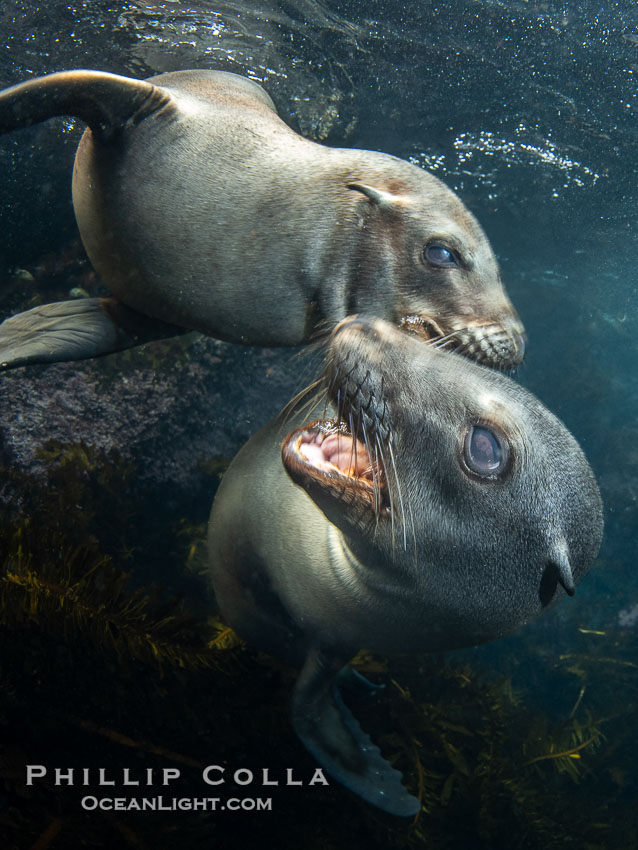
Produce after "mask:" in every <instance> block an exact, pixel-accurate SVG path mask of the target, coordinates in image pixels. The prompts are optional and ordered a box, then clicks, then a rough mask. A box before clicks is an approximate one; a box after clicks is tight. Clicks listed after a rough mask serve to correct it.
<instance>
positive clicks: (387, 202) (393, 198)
mask: <svg viewBox="0 0 638 850" xmlns="http://www.w3.org/2000/svg"><path fill="white" fill-rule="evenodd" d="M348 189H354V191H355V192H361V193H362V194H363V195H365V196H366V198H369V199H370V200H371V201H373V202H374V203H375V204H377V205H378V206H379V207H380V209H384V210H390V209H394V208H396V206H397V204H398V203H399V197H398V196H397V195H393V194H392V193H391V192H386V190H385V189H377V188H376V186H368V185H367V183H348Z"/></svg>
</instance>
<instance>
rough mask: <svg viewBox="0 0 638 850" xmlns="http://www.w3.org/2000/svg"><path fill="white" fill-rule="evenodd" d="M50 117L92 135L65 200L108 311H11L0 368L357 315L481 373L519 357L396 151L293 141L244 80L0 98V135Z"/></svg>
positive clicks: (512, 330) (67, 85) (215, 78)
mask: <svg viewBox="0 0 638 850" xmlns="http://www.w3.org/2000/svg"><path fill="white" fill-rule="evenodd" d="M54 115H73V116H76V117H78V118H80V119H82V120H83V121H85V122H86V123H87V124H88V129H87V130H86V132H85V134H84V136H83V137H82V140H81V142H80V146H79V148H78V152H77V156H76V160H75V168H74V175H73V204H74V208H75V214H76V218H77V222H78V227H79V230H80V234H81V236H82V240H83V242H84V245H85V247H86V251H87V253H88V255H89V258H90V260H91V262H92V263H93V266H94V267H95V269H96V271H97V272H98V274H99V275H100V277H101V278H102V280H103V281H104V283H105V284H106V285H107V286H108V287H109V289H110V291H111V293H112V295H113V298H110V299H86V300H85V301H84V304H83V306H82V308H81V309H79V308H78V307H77V304H74V303H72V302H62V304H56V305H46V306H42V307H36V308H35V309H34V310H31V311H29V312H28V313H25V314H18V315H17V316H14V317H13V318H11V319H10V320H9V321H7V322H5V323H4V324H3V325H2V326H0V364H2V365H3V366H4V367H5V368H9V367H13V366H17V365H21V364H24V363H30V362H46V361H49V362H50V361H56V360H65V359H81V358H85V357H92V356H95V355H98V354H105V353H108V352H110V351H115V350H118V349H121V348H126V347H128V346H131V345H137V344H139V343H141V342H145V341H147V340H149V339H153V338H159V337H164V336H167V335H171V334H177V333H180V332H183V331H184V330H198V331H201V332H203V333H205V334H210V335H212V336H215V337H218V338H220V339H224V340H228V341H230V342H239V343H246V344H251V345H267V346H272V345H299V344H301V343H305V342H307V341H308V339H309V338H310V337H312V335H313V334H314V333H315V332H316V330H317V328H318V327H324V328H331V327H333V326H334V325H335V324H336V323H337V322H339V321H340V320H341V319H343V318H345V317H346V316H347V315H350V314H352V313H355V312H358V313H368V314H371V315H375V316H379V317H381V318H385V319H387V320H389V321H392V322H395V323H403V324H404V325H405V326H406V327H408V328H410V329H411V330H415V331H416V332H418V333H421V334H422V335H423V336H425V337H426V338H429V337H434V336H436V337H438V338H440V339H443V340H445V344H446V345H448V346H449V347H454V348H458V349H463V351H464V352H465V353H466V354H467V355H468V356H470V357H473V358H474V359H476V360H479V361H482V362H484V363H486V364H489V365H493V366H498V367H505V368H507V367H510V366H512V365H515V364H516V363H518V362H519V360H520V359H521V358H522V356H523V348H524V337H523V327H522V325H521V322H520V320H519V318H518V316H517V315H516V312H515V311H514V309H513V307H512V305H511V303H510V301H509V299H508V298H507V296H506V294H505V292H504V290H503V286H502V284H501V280H500V275H499V269H498V265H497V262H496V259H495V257H494V254H493V252H492V249H491V247H490V244H489V242H488V240H487V237H486V236H485V234H484V232H483V230H482V229H481V227H480V225H479V224H478V222H477V221H476V219H475V218H474V216H473V215H472V214H471V213H470V212H469V211H468V210H467V208H466V207H465V206H464V204H463V203H462V202H461V201H460V200H459V198H458V197H457V196H456V195H455V194H454V193H453V192H452V191H451V190H450V189H448V188H447V187H446V186H445V185H444V184H443V183H441V182H440V181H439V180H438V179H436V178H435V177H434V176H432V175H431V174H429V173H427V172H426V171H424V170H422V169H420V168H417V167H416V166H414V165H411V164H409V163H407V162H405V161H403V160H400V159H397V158H395V157H393V156H389V155H387V154H384V153H377V152H371V151H363V150H347V149H335V148H328V147H324V146H322V145H319V144H316V143H314V142H312V141H309V140H307V139H304V138H302V137H301V136H299V135H298V134H297V133H295V132H294V131H293V130H291V129H290V127H288V126H287V125H286V124H285V123H284V122H283V121H282V120H281V119H280V118H279V117H278V116H277V113H276V110H275V106H274V104H273V102H272V100H271V99H270V97H269V96H268V95H267V94H266V92H265V91H264V90H263V89H262V88H261V87H260V86H259V85H257V84H256V83H254V82H253V81H252V80H249V79H245V78H243V77H239V76H237V75H235V74H229V73H226V72H221V71H178V72H175V73H169V74H161V75H160V76H157V77H152V78H151V79H150V80H149V81H139V80H133V79H129V78H127V77H121V76H117V75H115V74H107V73H102V72H99V71H68V72H61V73H56V74H51V75H49V76H46V77H42V78H38V79H34V80H30V81H28V82H25V83H22V84H20V85H17V86H13V87H12V88H9V89H6V90H5V91H3V92H2V93H0V132H7V131H9V130H14V129H16V128H20V127H24V126H26V125H29V124H33V123H36V122H39V121H43V120H45V119H47V118H50V117H52V116H54ZM65 305H67V306H65ZM124 305H125V306H124ZM153 320H156V321H153Z"/></svg>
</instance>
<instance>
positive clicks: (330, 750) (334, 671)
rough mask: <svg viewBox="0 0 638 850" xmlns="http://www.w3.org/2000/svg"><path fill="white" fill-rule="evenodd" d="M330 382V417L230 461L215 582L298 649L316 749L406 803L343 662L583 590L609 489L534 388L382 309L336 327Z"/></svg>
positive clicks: (369, 794)
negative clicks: (352, 694)
mask: <svg viewBox="0 0 638 850" xmlns="http://www.w3.org/2000/svg"><path fill="white" fill-rule="evenodd" d="M326 385H327V387H328V395H329V400H330V401H329V403H328V409H327V411H326V417H325V418H324V419H322V420H319V421H315V422H313V423H312V424H310V425H305V424H303V423H304V421H307V418H306V417H305V416H304V414H303V413H299V412H297V413H296V414H295V415H294V416H293V417H292V420H287V419H286V418H285V417H284V418H280V419H279V420H275V421H274V422H272V423H271V424H270V425H268V426H266V428H264V429H263V430H262V431H261V432H259V433H258V434H257V435H256V436H255V437H253V438H252V439H251V440H250V441H249V442H248V443H247V444H246V446H245V447H244V448H243V449H242V450H241V451H240V452H239V454H238V455H237V457H236V458H235V459H234V460H233V462H232V464H231V465H230V467H229V469H228V471H227V473H226V474H225V475H224V478H223V480H222V483H221V486H220V488H219V492H218V494H217V497H216V499H215V502H214V505H213V508H212V512H211V517H210V523H209V552H210V566H211V575H212V583H213V587H214V590H215V594H216V597H217V600H218V603H219V606H220V609H221V612H222V614H223V616H224V618H225V619H226V621H227V622H228V623H229V624H230V625H231V626H232V627H233V628H234V629H236V630H237V632H238V633H239V634H240V635H242V636H243V637H244V638H245V639H246V640H248V641H249V642H251V643H253V644H254V645H255V646H257V647H261V648H262V649H265V650H266V651H268V652H270V653H271V654H273V655H276V656H279V657H281V658H283V659H285V660H287V661H289V662H292V663H297V664H301V666H302V669H301V673H300V675H299V678H298V680H297V683H296V686H295V689H294V696H293V706H292V717H293V725H294V728H295V730H296V732H297V733H298V735H299V736H300V738H301V740H302V741H303V743H304V744H305V746H306V747H307V749H308V750H309V751H310V752H311V753H312V754H313V756H314V757H315V758H316V759H317V761H318V762H319V763H320V764H321V765H322V766H323V767H324V768H325V769H326V771H327V772H329V773H330V774H332V776H333V777H334V778H336V779H337V780H338V781H340V782H342V783H343V784H344V785H346V786H347V787H348V788H350V789H351V790H353V791H355V792H356V793H357V794H359V795H361V796H362V797H363V798H365V799H366V800H368V801H369V802H371V803H373V804H374V805H376V806H379V807H380V808H381V809H384V810H386V811H388V812H391V813H393V814H396V815H405V816H409V815H413V814H415V813H416V811H417V810H418V809H419V803H418V801H417V800H416V799H415V798H414V797H413V796H411V795H410V794H409V793H408V792H407V791H406V790H405V788H404V787H403V786H402V784H401V776H400V774H399V773H398V772H397V771H396V770H394V769H392V768H391V767H390V765H389V764H388V763H387V762H386V761H385V760H384V759H383V757H382V756H381V754H380V752H379V750H378V749H377V748H376V747H375V746H374V745H373V744H372V742H371V741H370V739H369V737H368V736H367V735H366V734H365V733H364V732H363V731H362V730H361V729H360V727H359V725H358V723H357V721H356V720H355V718H354V717H353V715H352V714H351V712H350V711H349V710H348V709H347V708H346V707H345V705H344V704H343V700H342V698H341V694H340V689H341V685H342V684H343V683H346V684H347V683H354V684H356V683H357V682H358V681H360V680H359V679H358V678H357V677H356V675H354V674H353V673H352V671H351V670H350V668H348V667H347V666H344V665H346V664H347V662H348V661H349V659H350V658H352V657H353V655H355V654H356V652H357V651H358V650H359V649H361V648H362V647H365V648H367V649H370V650H373V651H377V652H381V653H393V652H397V653H405V652H410V653H412V652H428V651H443V650H451V649H456V648H461V647H467V646H472V645H475V644H479V643H482V642H484V641H490V640H494V639H496V638H500V637H502V636H503V635H506V634H508V633H509V632H511V631H513V630H514V629H517V628H518V627H519V626H521V625H523V624H524V623H527V622H529V621H530V620H531V619H532V618H534V617H536V616H537V615H538V614H540V613H541V612H542V611H543V610H544V609H545V608H547V606H548V605H549V604H550V603H551V602H553V601H555V600H557V599H560V598H561V597H563V596H564V595H565V594H569V595H571V594H573V593H574V588H575V585H576V584H577V583H578V582H579V581H580V580H581V579H582V577H583V576H584V575H585V573H586V572H587V570H588V569H589V568H590V566H591V563H592V561H593V559H594V557H595V556H596V554H597V552H598V548H599V545H600V541H601V536H602V527H603V522H602V509H601V501H600V495H599V492H598V487H597V485H596V481H595V479H594V476H593V473H592V471H591V469H590V467H589V465H588V463H587V461H586V459H585V457H584V455H583V453H582V451H581V449H580V447H579V446H578V444H577V442H576V440H575V439H574V438H573V437H572V435H571V434H570V433H569V431H568V430H567V429H566V428H565V426H564V425H562V424H561V422H560V421H559V420H558V419H557V418H556V417H555V416H553V415H552V414H551V413H550V412H549V411H548V410H547V409H546V408H545V407H543V405H542V404H541V403H540V402H539V401H538V400H537V399H536V398H535V397H534V396H533V395H531V393H529V392H528V391H526V390H525V389H523V388H522V387H520V386H519V385H517V384H516V383H514V382H513V381H512V380H511V379H509V378H507V377H506V376H504V375H502V374H499V373H497V372H494V371H491V370H489V369H486V368H485V367H482V366H478V365H476V364H474V363H472V362H470V361H469V360H467V359H465V358H462V357H459V356H458V354H455V353H448V352H445V351H441V350H440V349H438V348H436V347H435V346H433V345H427V344H423V342H420V341H419V340H417V339H415V338H413V337H411V336H408V335H407V334H403V333H401V332H400V331H399V330H396V329H395V328H394V327H393V326H392V325H390V324H388V323H386V322H383V321H380V320H375V319H367V318H357V317H354V318H350V319H347V320H346V321H344V322H343V323H341V324H340V325H339V326H337V328H336V329H335V331H334V332H333V334H332V338H331V342H330V348H329V356H328V365H327V368H326ZM291 428H292V429H293V430H292V431H291V433H288V434H287V432H288V431H290V430H291ZM286 434H287V436H286ZM282 440H283V444H282Z"/></svg>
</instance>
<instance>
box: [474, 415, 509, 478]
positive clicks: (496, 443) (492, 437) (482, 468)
mask: <svg viewBox="0 0 638 850" xmlns="http://www.w3.org/2000/svg"><path fill="white" fill-rule="evenodd" d="M463 453H464V460H465V463H466V465H467V467H468V469H469V470H470V471H471V472H475V473H476V474H477V475H480V476H482V477H483V478H495V477H496V476H497V475H499V474H500V473H501V472H503V470H504V469H505V467H506V465H507V460H508V455H509V452H508V448H507V444H506V443H505V441H504V439H502V438H501V437H500V436H498V435H497V434H496V433H495V432H494V431H492V429H491V428H488V427H487V426H485V425H472V427H471V428H470V430H469V431H468V432H467V435H466V437H465V445H464V447H463Z"/></svg>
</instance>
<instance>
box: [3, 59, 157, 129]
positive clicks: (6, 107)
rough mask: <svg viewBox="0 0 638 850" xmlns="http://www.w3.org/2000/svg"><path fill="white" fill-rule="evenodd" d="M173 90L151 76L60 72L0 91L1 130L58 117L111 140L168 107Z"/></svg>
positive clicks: (96, 72) (101, 72)
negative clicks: (73, 120) (136, 77)
mask: <svg viewBox="0 0 638 850" xmlns="http://www.w3.org/2000/svg"><path fill="white" fill-rule="evenodd" d="M170 101H171V96H170V94H169V93H168V92H167V91H165V90H164V89H162V88H159V87H158V86H154V85H153V84H152V83H149V82H146V80H133V79H130V78H129V77H121V76H118V75H117V74H108V73H106V72H103V71H61V72H59V73H56V74H48V75H47V76H46V77H37V78H36V79H33V80H28V81H27V82H25V83H19V84H18V85H16V86H11V87H10V88H8V89H5V90H4V91H2V92H0V133H7V132H9V131H10V130H17V129H19V128H21V127H29V126H30V125H31V124H38V123H39V122H40V121H46V120H47V119H48V118H53V117H54V116H57V115H72V116H74V117H75V118H80V119H81V120H82V121H85V122H86V123H87V124H88V125H89V127H90V128H91V130H92V131H93V132H94V133H95V134H96V135H98V136H100V137H103V138H109V137H110V136H112V135H113V134H115V133H116V132H117V131H118V130H119V129H122V128H123V127H124V126H128V125H130V124H132V123H133V124H137V123H138V122H139V121H142V120H143V119H144V118H147V117H148V116H149V115H152V114H154V113H156V112H157V111H159V110H160V109H162V108H163V107H165V106H166V105H167V104H168V103H169V102H170Z"/></svg>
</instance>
